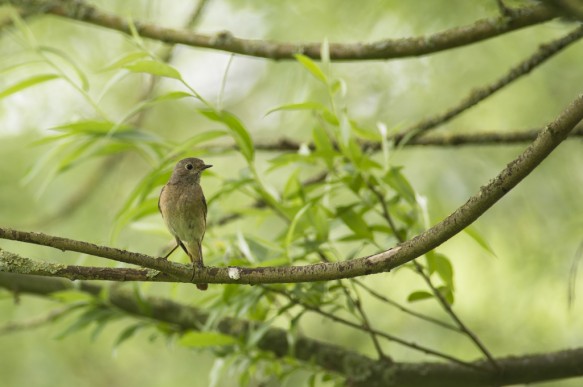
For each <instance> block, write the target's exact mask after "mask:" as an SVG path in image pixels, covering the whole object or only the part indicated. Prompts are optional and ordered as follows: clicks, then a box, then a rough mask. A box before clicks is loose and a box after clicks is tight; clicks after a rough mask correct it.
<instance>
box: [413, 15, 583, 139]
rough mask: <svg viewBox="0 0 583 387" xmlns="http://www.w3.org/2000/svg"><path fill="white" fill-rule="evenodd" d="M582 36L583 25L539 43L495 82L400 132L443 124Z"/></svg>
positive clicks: (416, 130) (425, 129)
mask: <svg viewBox="0 0 583 387" xmlns="http://www.w3.org/2000/svg"><path fill="white" fill-rule="evenodd" d="M582 37H583V26H580V27H577V28H576V29H575V30H573V31H572V32H570V33H569V34H567V35H565V36H563V37H562V38H559V39H556V40H553V41H552V42H550V43H547V44H543V45H541V46H540V47H539V49H538V50H537V51H536V52H535V53H534V54H533V55H531V56H530V57H529V58H527V59H526V60H524V61H522V62H520V63H519V64H518V65H517V66H515V67H514V68H512V69H511V70H510V71H509V72H508V73H507V74H505V75H504V76H503V77H502V78H500V79H498V80H497V81H496V82H494V83H492V84H488V85H486V86H484V87H481V88H479V89H476V90H473V91H472V92H471V93H470V94H469V95H468V96H467V97H466V98H464V99H463V100H462V101H461V102H459V103H458V104H456V105H455V106H454V107H453V108H451V109H449V110H447V111H446V112H445V113H441V114H438V115H435V116H433V117H430V118H427V119H424V120H423V121H421V122H418V123H416V124H414V125H412V126H410V127H408V128H406V129H405V130H404V131H403V132H402V134H413V135H414V136H418V135H420V134H422V133H424V132H426V131H428V130H430V129H433V128H435V127H437V126H439V125H443V124H444V123H446V122H448V121H449V120H451V119H452V118H454V117H457V116H458V115H460V114H461V113H463V112H464V111H466V110H468V109H469V108H471V107H472V106H475V105H477V104H478V103H480V102H481V101H483V100H485V99H486V98H488V97H490V96H491V95H492V94H494V93H496V92H497V91H498V90H500V89H502V88H503V87H505V86H507V85H509V84H511V83H512V82H514V81H516V80H517V79H519V78H520V77H522V76H524V75H526V74H528V73H530V72H531V71H532V70H533V69H535V68H536V67H538V66H540V65H541V64H543V63H544V62H545V61H546V60H548V59H549V58H551V57H552V56H553V55H556V54H557V53H559V52H560V51H561V50H563V49H564V48H566V47H568V46H569V45H570V44H572V43H574V42H576V41H578V40H579V39H581V38H582ZM405 138H406V137H405Z"/></svg>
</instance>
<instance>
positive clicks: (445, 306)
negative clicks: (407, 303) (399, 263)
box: [413, 261, 499, 369]
mask: <svg viewBox="0 0 583 387" xmlns="http://www.w3.org/2000/svg"><path fill="white" fill-rule="evenodd" d="M413 265H414V266H415V270H416V271H417V273H419V275H421V277H422V278H423V279H424V280H425V283H426V284H427V286H428V287H429V288H430V289H431V292H432V293H433V295H434V296H435V298H436V299H437V300H438V301H439V304H440V305H441V307H442V308H443V310H445V312H446V313H447V314H448V315H449V316H450V317H451V319H452V320H453V321H455V323H456V324H457V325H458V326H459V327H460V329H461V330H462V331H463V332H464V333H465V334H466V336H468V338H469V339H470V340H471V341H472V342H473V343H474V344H475V345H476V346H477V347H478V349H479V350H480V351H481V352H482V353H483V354H484V356H486V358H487V359H488V361H489V362H490V364H491V365H492V366H493V367H494V368H495V369H499V366H498V364H497V363H496V360H494V356H492V354H491V353H490V351H489V350H488V348H486V346H485V345H484V344H483V343H482V341H481V340H480V338H479V337H478V336H477V335H476V334H475V333H474V332H473V331H472V330H471V329H470V328H468V327H467V326H466V324H464V323H463V321H462V320H461V319H460V318H459V316H458V315H457V314H456V313H455V312H454V311H453V309H452V307H451V305H450V304H449V302H447V300H446V299H445V297H444V296H443V294H442V293H441V292H440V291H439V289H437V287H436V286H435V285H433V282H431V278H430V277H429V276H428V275H427V273H425V271H424V270H423V268H422V267H421V265H420V264H419V263H418V262H417V261H413Z"/></svg>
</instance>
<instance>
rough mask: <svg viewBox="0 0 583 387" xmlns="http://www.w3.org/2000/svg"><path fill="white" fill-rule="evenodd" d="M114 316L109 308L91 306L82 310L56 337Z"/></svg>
mask: <svg viewBox="0 0 583 387" xmlns="http://www.w3.org/2000/svg"><path fill="white" fill-rule="evenodd" d="M114 317H116V315H115V314H114V313H113V312H112V311H111V310H109V309H107V308H103V307H92V308H89V309H88V310H86V311H85V312H83V313H82V314H81V315H80V316H79V317H78V318H77V319H76V320H75V321H74V322H73V323H72V324H71V325H69V327H67V329H65V330H64V331H63V332H61V333H60V334H59V335H57V339H62V338H64V337H66V336H69V335H71V334H73V333H75V332H78V331H80V330H82V329H85V328H86V327H88V326H89V325H91V324H92V323H96V324H97V325H98V326H99V325H103V324H105V323H107V321H109V320H111V319H112V318H114Z"/></svg>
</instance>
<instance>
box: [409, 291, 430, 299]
mask: <svg viewBox="0 0 583 387" xmlns="http://www.w3.org/2000/svg"><path fill="white" fill-rule="evenodd" d="M432 297H433V294H431V293H429V292H426V291H424V290H417V291H415V292H413V293H411V294H409V297H407V301H409V302H415V301H421V300H427V299H428V298H432Z"/></svg>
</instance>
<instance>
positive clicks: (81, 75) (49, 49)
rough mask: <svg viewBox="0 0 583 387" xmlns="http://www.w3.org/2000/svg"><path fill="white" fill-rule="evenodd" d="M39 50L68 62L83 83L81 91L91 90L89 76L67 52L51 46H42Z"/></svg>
mask: <svg viewBox="0 0 583 387" xmlns="http://www.w3.org/2000/svg"><path fill="white" fill-rule="evenodd" d="M39 50H40V51H41V52H48V53H51V54H53V55H56V56H58V57H59V58H61V59H63V60H64V61H65V62H67V63H68V64H69V65H70V66H71V68H72V69H73V70H75V73H77V77H78V78H79V80H80V81H81V89H82V90H83V91H88V90H89V79H87V76H86V75H85V73H84V72H83V70H81V67H79V65H78V64H77V63H75V61H74V60H73V58H71V57H70V56H69V55H68V54H67V53H66V52H64V51H61V50H59V49H56V48H54V47H49V46H40V47H39Z"/></svg>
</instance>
